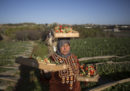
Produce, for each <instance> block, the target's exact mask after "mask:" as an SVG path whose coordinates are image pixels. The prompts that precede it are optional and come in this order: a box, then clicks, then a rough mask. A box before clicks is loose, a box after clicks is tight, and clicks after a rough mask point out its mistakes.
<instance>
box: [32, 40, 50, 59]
mask: <svg viewBox="0 0 130 91" xmlns="http://www.w3.org/2000/svg"><path fill="white" fill-rule="evenodd" d="M32 55H35V56H40V57H42V58H44V57H45V56H47V55H48V47H47V46H46V45H45V44H44V43H43V42H37V45H36V46H35V47H34V49H33V52H32Z"/></svg>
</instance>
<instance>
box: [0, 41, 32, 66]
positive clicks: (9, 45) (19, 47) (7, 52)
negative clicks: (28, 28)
mask: <svg viewBox="0 0 130 91" xmlns="http://www.w3.org/2000/svg"><path fill="white" fill-rule="evenodd" d="M29 45H30V43H29V42H27V41H25V42H12V41H1V42H0V65H7V64H13V63H14V61H15V56H17V55H18V54H20V53H22V52H24V51H25V50H26V49H27V48H26V47H27V46H29Z"/></svg>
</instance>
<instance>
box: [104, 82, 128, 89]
mask: <svg viewBox="0 0 130 91" xmlns="http://www.w3.org/2000/svg"><path fill="white" fill-rule="evenodd" d="M103 91H130V82H126V83H121V84H117V85H115V86H112V87H110V88H107V89H105V90H103Z"/></svg>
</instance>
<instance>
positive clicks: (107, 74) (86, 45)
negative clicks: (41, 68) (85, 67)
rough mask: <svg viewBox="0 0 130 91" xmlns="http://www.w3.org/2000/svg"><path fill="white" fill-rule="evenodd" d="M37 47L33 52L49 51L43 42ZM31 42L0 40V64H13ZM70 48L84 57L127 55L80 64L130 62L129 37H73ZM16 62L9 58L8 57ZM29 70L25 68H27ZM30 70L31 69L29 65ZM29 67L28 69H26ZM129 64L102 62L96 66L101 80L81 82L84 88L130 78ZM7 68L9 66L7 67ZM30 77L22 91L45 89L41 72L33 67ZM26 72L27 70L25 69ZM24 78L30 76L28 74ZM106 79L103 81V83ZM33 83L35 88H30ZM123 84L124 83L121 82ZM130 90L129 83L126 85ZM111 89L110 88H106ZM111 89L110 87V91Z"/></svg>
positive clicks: (77, 54)
mask: <svg viewBox="0 0 130 91" xmlns="http://www.w3.org/2000/svg"><path fill="white" fill-rule="evenodd" d="M35 43H36V44H37V46H36V47H35V48H34V49H35V50H34V54H35V55H39V56H44V55H46V53H47V47H46V46H45V44H44V43H42V42H35ZM29 45H30V42H28V41H24V42H7V41H1V42H0V65H8V64H11V65H12V64H13V63H14V59H15V57H16V55H18V54H20V53H22V52H25V51H26V50H27V46H29ZM71 51H72V53H74V54H75V55H76V56H78V58H82V57H93V56H106V55H115V56H126V55H127V57H123V58H109V59H95V60H86V61H83V62H80V64H96V63H101V62H108V61H113V62H126V61H130V38H86V39H74V40H73V39H72V40H71ZM10 59H11V60H13V61H9V60H10ZM25 69H26V68H25ZM27 69H29V70H30V68H27ZM27 69H26V70H27ZM129 69H130V64H125V63H123V64H122V63H120V64H107V63H103V64H99V65H97V72H98V74H99V75H100V77H101V78H102V81H101V82H98V83H88V84H87V86H86V85H85V84H84V83H81V87H82V91H84V90H86V89H89V88H93V87H95V86H99V85H101V84H104V83H107V82H112V81H117V80H121V79H124V78H128V77H130V75H129V74H130V70H129ZM7 70H8V69H7ZM3 71H6V69H3V70H1V72H3ZM31 71H32V74H30V77H29V79H32V80H33V81H32V82H33V84H31V83H30V82H29V84H28V83H24V84H23V87H27V86H29V87H28V88H27V89H26V88H21V90H22V89H23V90H30V91H34V90H35V91H42V89H41V86H39V82H38V79H37V77H38V76H37V75H38V73H36V72H38V71H37V70H33V69H32V70H31ZM25 73H26V72H25ZM24 76H25V79H26V77H27V75H26V74H24V75H23V77H24ZM103 81H104V83H103ZM30 86H32V87H33V88H31V87H30ZM121 86H122V85H121ZM123 88H126V89H127V86H125V85H124V86H123ZM107 91H108V90H107ZM109 91H110V90H109Z"/></svg>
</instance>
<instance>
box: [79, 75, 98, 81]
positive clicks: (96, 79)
mask: <svg viewBox="0 0 130 91" xmlns="http://www.w3.org/2000/svg"><path fill="white" fill-rule="evenodd" d="M99 78H100V76H99V75H98V74H97V75H96V76H94V77H85V76H77V80H78V81H81V82H98V80H99Z"/></svg>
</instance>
